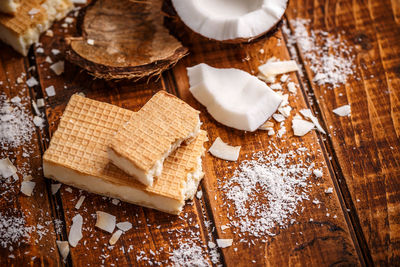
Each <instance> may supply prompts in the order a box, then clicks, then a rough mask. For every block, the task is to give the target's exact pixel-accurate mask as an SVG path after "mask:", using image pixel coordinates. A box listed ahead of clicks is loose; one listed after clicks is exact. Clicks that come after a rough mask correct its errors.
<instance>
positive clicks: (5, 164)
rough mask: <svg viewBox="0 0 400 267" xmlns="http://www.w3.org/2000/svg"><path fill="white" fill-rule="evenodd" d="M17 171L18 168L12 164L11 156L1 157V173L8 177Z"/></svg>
mask: <svg viewBox="0 0 400 267" xmlns="http://www.w3.org/2000/svg"><path fill="white" fill-rule="evenodd" d="M16 173H17V168H15V166H14V165H13V164H12V162H11V161H10V159H9V158H5V159H0V175H1V176H2V177H3V178H8V177H10V176H13V175H14V174H16Z"/></svg>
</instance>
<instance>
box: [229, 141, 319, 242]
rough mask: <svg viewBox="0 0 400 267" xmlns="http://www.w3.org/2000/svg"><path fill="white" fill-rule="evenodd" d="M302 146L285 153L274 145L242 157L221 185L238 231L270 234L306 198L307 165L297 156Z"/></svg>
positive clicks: (284, 224)
mask: <svg viewBox="0 0 400 267" xmlns="http://www.w3.org/2000/svg"><path fill="white" fill-rule="evenodd" d="M305 151H306V149H304V148H303V149H297V150H294V151H289V152H287V153H283V152H280V151H279V149H277V148H276V147H274V148H270V149H269V150H267V151H265V152H263V151H262V152H257V153H255V154H253V156H252V159H251V160H246V161H243V162H242V163H241V164H240V165H239V167H238V169H236V171H235V172H234V175H233V177H231V178H230V179H228V180H227V181H226V182H225V184H224V185H223V186H222V191H223V193H224V196H225V198H226V199H227V202H228V204H225V205H230V204H229V203H231V204H233V205H232V207H233V210H234V213H233V214H231V215H229V214H228V218H231V225H232V226H233V227H235V228H237V229H239V230H240V231H241V232H242V233H247V234H249V235H252V236H255V237H259V236H263V235H265V234H268V235H274V234H273V232H274V231H273V228H275V227H286V226H287V224H288V222H289V221H290V218H291V215H292V214H295V213H296V212H297V207H298V205H299V203H301V202H302V201H303V200H307V199H308V192H307V187H308V184H309V183H308V180H307V179H308V177H309V176H310V175H311V172H310V170H309V169H308V166H307V165H306V164H305V163H304V162H302V161H301V160H296V161H297V163H296V161H295V160H294V159H298V157H299V154H300V155H304V153H305Z"/></svg>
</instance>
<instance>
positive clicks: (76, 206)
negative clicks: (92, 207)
mask: <svg viewBox="0 0 400 267" xmlns="http://www.w3.org/2000/svg"><path fill="white" fill-rule="evenodd" d="M85 198H86V197H85V196H81V197H80V198H79V199H78V202H76V204H75V209H77V210H79V209H80V208H81V206H82V203H83V201H84V200H85Z"/></svg>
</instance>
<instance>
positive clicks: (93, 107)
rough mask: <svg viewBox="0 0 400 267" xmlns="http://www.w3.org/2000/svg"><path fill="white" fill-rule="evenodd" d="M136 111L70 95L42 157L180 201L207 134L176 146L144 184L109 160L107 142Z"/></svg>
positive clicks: (73, 168) (88, 173)
mask: <svg viewBox="0 0 400 267" xmlns="http://www.w3.org/2000/svg"><path fill="white" fill-rule="evenodd" d="M133 116H135V113H134V112H132V111H129V110H126V109H122V108H119V107H116V106H113V105H110V104H107V103H102V102H98V101H95V100H91V99H88V98H84V97H81V96H79V95H73V96H72V97H71V100H70V101H69V103H68V106H67V108H66V109H65V111H64V114H63V116H62V117H61V120H60V124H59V126H58V129H57V131H56V132H55V133H54V135H53V137H52V139H51V142H50V146H49V148H48V150H47V151H46V152H45V154H44V156H43V160H44V161H47V162H49V163H52V164H56V165H61V166H64V167H67V168H69V169H72V170H74V171H76V172H80V173H83V174H85V175H91V176H95V177H98V178H99V179H104V180H107V181H109V182H112V183H115V184H121V185H127V186H132V187H136V188H139V189H141V190H143V191H145V192H148V193H152V194H158V195H161V196H165V197H169V198H173V199H178V200H182V201H183V196H182V188H183V185H184V181H186V179H187V174H188V172H189V171H193V170H194V169H195V168H196V166H197V158H198V157H199V156H200V155H201V154H202V153H203V151H204V148H203V143H204V142H205V141H206V133H205V132H203V131H202V134H201V135H199V136H198V137H197V138H196V139H195V141H193V142H192V143H191V144H190V145H187V146H183V147H180V148H178V149H177V150H176V151H175V153H173V154H172V155H170V157H169V158H168V159H167V160H166V161H165V163H164V168H163V172H162V174H161V176H160V177H159V178H158V179H156V180H155V182H154V184H153V186H151V187H146V186H144V185H142V184H141V183H140V182H137V181H136V179H135V178H132V177H130V176H129V175H127V174H125V172H123V171H122V170H120V169H119V168H118V167H116V166H115V165H113V164H111V163H110V162H109V160H108V155H107V145H108V143H109V140H110V139H111V138H112V137H113V136H114V134H115V132H116V131H117V129H119V128H120V127H122V125H124V124H125V123H126V122H127V121H128V120H129V119H131V118H132V117H133Z"/></svg>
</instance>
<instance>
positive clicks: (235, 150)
mask: <svg viewBox="0 0 400 267" xmlns="http://www.w3.org/2000/svg"><path fill="white" fill-rule="evenodd" d="M208 151H209V152H210V153H211V154H212V155H213V156H215V157H217V158H220V159H224V160H230V161H236V160H237V159H238V158H239V152H240V146H230V145H228V144H226V143H224V141H222V139H221V138H219V137H217V139H215V141H214V143H213V144H212V146H211V147H210V149H209V150H208Z"/></svg>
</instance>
